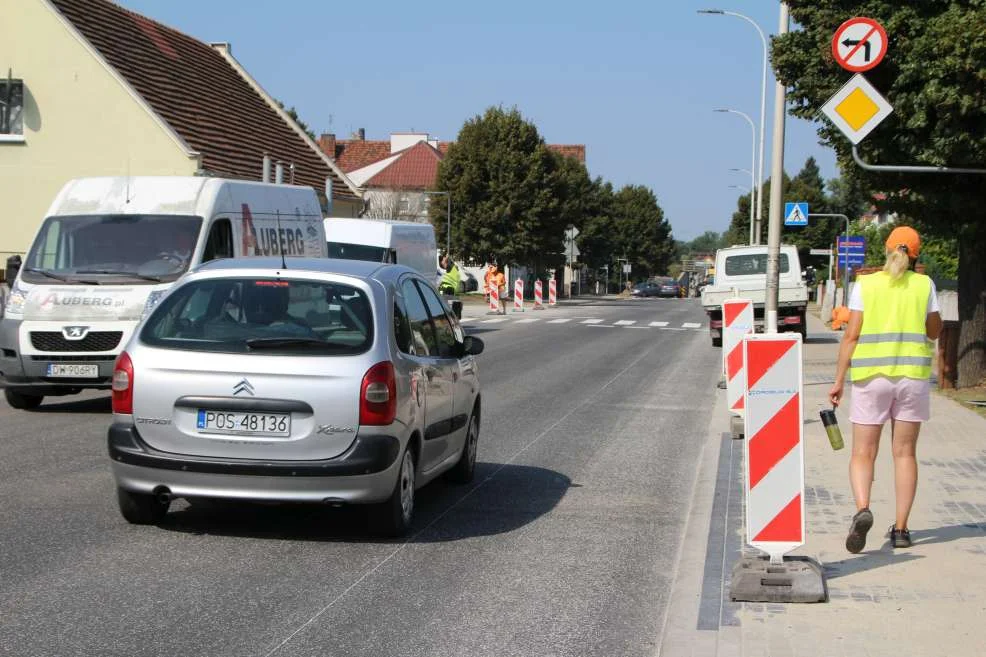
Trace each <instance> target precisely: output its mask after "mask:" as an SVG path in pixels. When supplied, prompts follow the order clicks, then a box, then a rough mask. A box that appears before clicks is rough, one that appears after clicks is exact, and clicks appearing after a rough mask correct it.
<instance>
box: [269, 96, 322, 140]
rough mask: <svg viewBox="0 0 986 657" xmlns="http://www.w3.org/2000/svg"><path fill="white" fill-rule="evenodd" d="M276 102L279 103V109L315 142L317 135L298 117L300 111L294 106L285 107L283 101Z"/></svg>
mask: <svg viewBox="0 0 986 657" xmlns="http://www.w3.org/2000/svg"><path fill="white" fill-rule="evenodd" d="M275 102H276V103H277V106H278V107H280V108H281V109H282V110H284V113H285V114H287V115H288V116H290V117H291V120H292V121H294V122H295V123H297V124H298V127H300V128H301V129H302V130H304V131H305V134H306V135H308V136H309V137H310V138H311V139H312V141H314V140H315V133H314V132H312V130H311V128H309V127H308V124H307V123H305V122H304V121H302V120H301V118H300V117H299V116H298V110H296V109H295V108H294V106H292V107H285V106H284V103H282V102H281V101H279V100H275Z"/></svg>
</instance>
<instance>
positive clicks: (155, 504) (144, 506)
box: [116, 486, 171, 525]
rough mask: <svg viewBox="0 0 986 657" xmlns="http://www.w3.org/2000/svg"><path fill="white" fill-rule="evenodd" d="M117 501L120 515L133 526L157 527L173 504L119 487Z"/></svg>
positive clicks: (153, 496)
mask: <svg viewBox="0 0 986 657" xmlns="http://www.w3.org/2000/svg"><path fill="white" fill-rule="evenodd" d="M116 501H117V504H119V505H120V515H122V516H123V517H124V519H125V520H126V521H127V522H129V523H130V524H132V525H156V524H157V523H159V522H161V521H162V520H164V516H165V514H166V513H168V507H169V506H171V502H170V501H168V502H162V501H161V500H160V499H159V498H158V497H157V496H155V495H151V494H148V493H134V492H131V491H129V490H125V489H123V488H120V487H119V486H117V488H116Z"/></svg>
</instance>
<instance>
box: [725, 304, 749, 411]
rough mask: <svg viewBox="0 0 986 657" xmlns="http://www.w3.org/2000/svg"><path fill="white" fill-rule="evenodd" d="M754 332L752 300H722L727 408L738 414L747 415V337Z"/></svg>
mask: <svg viewBox="0 0 986 657" xmlns="http://www.w3.org/2000/svg"><path fill="white" fill-rule="evenodd" d="M754 331H755V328H754V325H753V302H752V301H751V300H749V299H726V300H725V301H723V302H722V361H723V371H724V372H725V374H726V407H727V408H728V409H729V411H730V412H731V413H734V414H736V415H742V414H743V406H744V401H743V393H744V391H745V388H746V369H745V367H744V360H743V336H745V335H748V334H750V333H753V332H754Z"/></svg>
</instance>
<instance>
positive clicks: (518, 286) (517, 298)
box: [514, 278, 524, 313]
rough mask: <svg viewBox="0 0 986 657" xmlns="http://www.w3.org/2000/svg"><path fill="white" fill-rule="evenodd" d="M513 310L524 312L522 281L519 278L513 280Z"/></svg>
mask: <svg viewBox="0 0 986 657" xmlns="http://www.w3.org/2000/svg"><path fill="white" fill-rule="evenodd" d="M514 312H515V313H522V312H524V281H523V279H520V278H518V279H517V280H516V281H514Z"/></svg>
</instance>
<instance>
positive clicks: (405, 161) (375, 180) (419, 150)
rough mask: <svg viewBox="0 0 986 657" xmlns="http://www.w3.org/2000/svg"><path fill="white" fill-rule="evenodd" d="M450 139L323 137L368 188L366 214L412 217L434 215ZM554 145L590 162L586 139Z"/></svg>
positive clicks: (328, 149)
mask: <svg viewBox="0 0 986 657" xmlns="http://www.w3.org/2000/svg"><path fill="white" fill-rule="evenodd" d="M450 143H451V142H447V141H439V140H437V139H433V138H432V137H431V136H429V135H428V134H427V133H417V132H395V133H392V134H391V135H390V139H389V140H368V139H366V136H365V133H364V131H363V130H362V129H360V130H359V131H358V132H357V136H356V138H355V139H348V140H339V139H336V137H335V135H333V134H323V135H322V136H321V137H319V139H318V144H319V146H320V147H321V148H322V150H323V151H324V152H325V153H326V154H327V155H329V156H330V157H332V158H333V160H334V161H335V163H336V164H337V165H338V166H339V168H340V169H342V170H343V171H344V172H345V173H346V175H348V176H349V178H350V180H352V181H353V182H354V183H355V184H356V185H358V186H359V187H360V189H362V190H363V192H364V199H365V201H366V210H365V214H366V216H368V217H373V218H378V219H401V220H408V221H427V220H428V203H429V201H430V200H432V198H434V196H435V194H436V193H434V192H432V193H431V194H428V193H426V192H428V190H434V189H435V183H436V181H437V180H438V164H439V163H440V162H441V161H442V159H443V158H444V157H445V154H446V153H447V152H448V147H449V144H450ZM548 148H549V149H551V150H553V151H555V152H556V153H559V154H560V155H564V156H566V157H571V158H574V159H576V160H578V161H579V162H581V163H583V164H585V145H584V144H571V145H568V144H548ZM437 195H438V196H440V195H441V193H440V192H439V193H437ZM441 200H442V199H441V198H438V199H437V202H441Z"/></svg>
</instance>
